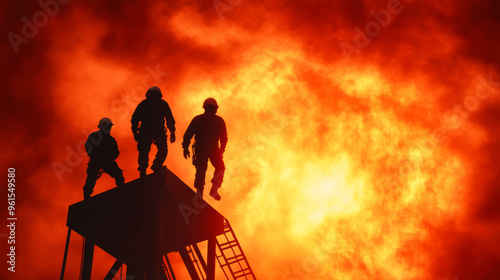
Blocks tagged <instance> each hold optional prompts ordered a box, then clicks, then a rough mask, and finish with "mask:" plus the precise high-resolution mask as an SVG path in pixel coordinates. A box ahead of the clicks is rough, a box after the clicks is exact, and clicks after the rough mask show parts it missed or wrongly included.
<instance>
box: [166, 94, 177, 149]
mask: <svg viewBox="0 0 500 280" xmlns="http://www.w3.org/2000/svg"><path fill="white" fill-rule="evenodd" d="M165 120H166V121H167V128H168V130H169V131H170V142H172V143H174V142H175V119H174V116H173V115H172V110H171V109H170V106H168V103H167V102H165Z"/></svg>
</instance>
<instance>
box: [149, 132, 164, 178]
mask: <svg viewBox="0 0 500 280" xmlns="http://www.w3.org/2000/svg"><path fill="white" fill-rule="evenodd" d="M154 143H155V144H156V148H157V149H158V152H157V153H156V157H155V159H154V160H153V164H152V165H151V169H152V170H153V171H157V170H159V169H160V167H162V166H163V163H164V162H165V159H166V158H167V153H168V147H167V135H166V134H165V132H161V133H160V134H158V135H157V136H156V137H155V139H154Z"/></svg>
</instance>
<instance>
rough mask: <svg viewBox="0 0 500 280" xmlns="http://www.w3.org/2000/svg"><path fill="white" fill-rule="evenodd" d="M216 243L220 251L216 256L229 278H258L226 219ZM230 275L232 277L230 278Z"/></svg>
mask: <svg viewBox="0 0 500 280" xmlns="http://www.w3.org/2000/svg"><path fill="white" fill-rule="evenodd" d="M216 243H217V248H218V251H219V253H220V255H216V258H217V261H218V262H219V265H220V267H221V268H222V271H223V272H224V275H225V276H226V278H227V279H235V280H236V279H250V280H256V279H257V278H255V274H254V273H253V271H252V268H251V267H250V264H249V263H248V260H247V258H246V257H245V254H244V253H243V249H241V246H240V243H239V242H238V239H237V238H236V235H235V234H234V231H233V229H232V228H231V225H230V224H229V221H228V220H226V219H224V233H223V234H221V235H219V236H217V238H216ZM229 275H230V276H231V277H232V278H229Z"/></svg>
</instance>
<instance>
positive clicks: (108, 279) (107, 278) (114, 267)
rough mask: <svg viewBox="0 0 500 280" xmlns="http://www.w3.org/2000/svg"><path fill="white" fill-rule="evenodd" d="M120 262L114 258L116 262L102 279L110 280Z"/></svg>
mask: <svg viewBox="0 0 500 280" xmlns="http://www.w3.org/2000/svg"><path fill="white" fill-rule="evenodd" d="M122 264H123V262H122V261H119V260H116V262H115V263H114V264H113V266H112V267H111V269H110V270H109V272H108V274H106V277H104V280H112V279H113V278H114V277H115V275H116V273H117V272H118V270H119V269H120V266H122Z"/></svg>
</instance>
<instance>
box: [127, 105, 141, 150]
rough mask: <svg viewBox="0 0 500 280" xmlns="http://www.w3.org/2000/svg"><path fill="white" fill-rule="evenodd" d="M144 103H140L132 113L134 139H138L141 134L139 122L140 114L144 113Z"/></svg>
mask: <svg viewBox="0 0 500 280" xmlns="http://www.w3.org/2000/svg"><path fill="white" fill-rule="evenodd" d="M141 104H142V103H140V104H139V105H138V106H137V108H135V111H134V113H133V114H132V119H131V120H130V122H131V123H132V133H133V134H134V139H135V140H136V141H137V139H138V136H139V122H140V116H141V115H142V106H141Z"/></svg>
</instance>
